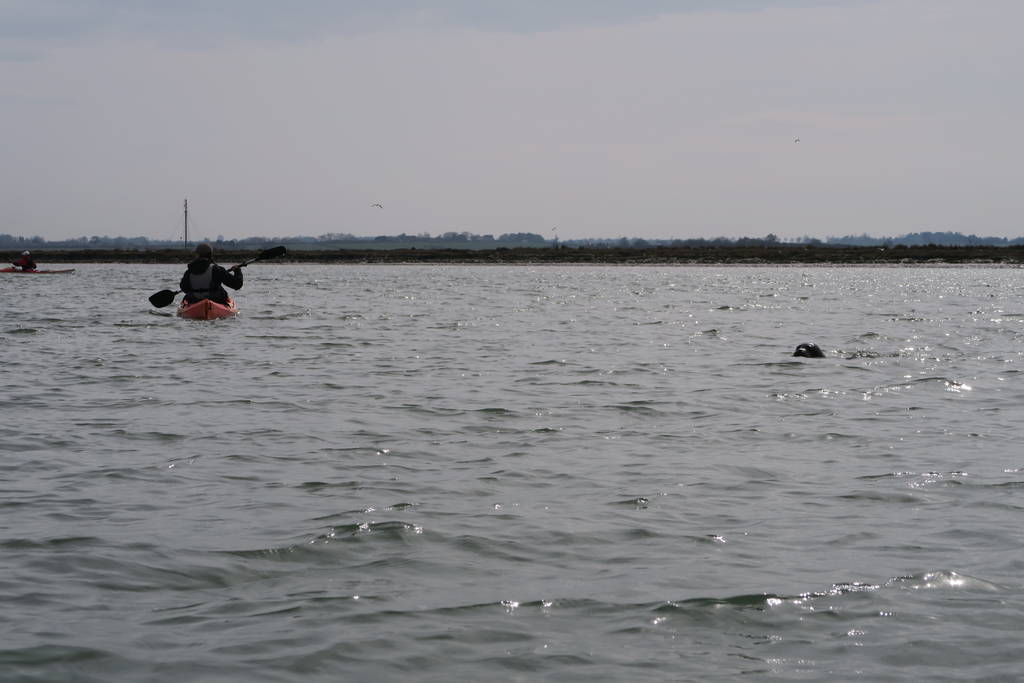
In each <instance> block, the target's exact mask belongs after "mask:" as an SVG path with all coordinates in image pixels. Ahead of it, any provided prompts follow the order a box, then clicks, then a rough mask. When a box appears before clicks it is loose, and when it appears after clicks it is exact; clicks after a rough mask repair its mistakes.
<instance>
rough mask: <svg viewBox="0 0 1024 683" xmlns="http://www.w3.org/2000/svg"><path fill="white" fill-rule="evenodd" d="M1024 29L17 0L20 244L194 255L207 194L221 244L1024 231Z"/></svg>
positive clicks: (775, 9)
mask: <svg viewBox="0 0 1024 683" xmlns="http://www.w3.org/2000/svg"><path fill="white" fill-rule="evenodd" d="M1022 25H1024V3H1022V2H1020V0H879V1H874V0H803V1H800V0H734V1H730V0H614V1H613V0H515V1H511V0H436V1H434V2H426V1H416V0H373V1H372V2H370V1H367V0H303V1H302V2H292V3H288V2H280V1H277V0H274V1H271V0H175V1H174V2H167V1H166V0H0V216H2V219H0V232H6V233H11V234H15V235H26V236H31V235H41V236H43V237H45V238H48V239H58V238H63V237H69V236H79V235H125V236H136V235H145V236H147V237H150V238H154V239H172V238H176V237H180V236H181V226H180V213H181V204H182V200H183V199H184V198H186V197H187V198H188V200H189V205H190V210H191V216H192V218H193V231H194V232H193V236H194V237H201V236H208V237H211V238H214V237H216V236H218V235H223V236H225V237H228V238H232V237H235V238H237V237H247V236H267V237H270V236H291V235H320V234H324V233H328V232H350V233H354V234H358V235H378V234H397V233H399V232H409V233H419V232H429V233H431V234H439V233H442V232H447V231H452V230H454V231H464V230H465V231H470V232H475V233H482V234H494V235H498V234H500V233H504V232H520V231H522V232H535V233H540V234H543V235H545V236H551V235H552V234H553V232H554V229H556V228H557V232H554V234H557V235H558V236H559V237H561V238H563V239H571V238H582V237H620V236H628V237H648V238H676V237H679V238H688V237H716V236H729V237H738V236H763V235H765V234H768V233H774V234H776V235H779V236H780V237H784V238H788V237H799V236H804V235H810V236H815V237H825V236H829V235H845V234H850V233H857V234H859V233H863V232H867V233H869V234H871V235H876V236H891V235H899V234H904V233H907V232H916V231H921V230H954V231H960V232H964V233H975V234H979V235H986V236H988V235H997V236H1010V237H1016V236H1021V235H1024V227H1022V225H1021V216H1024V210H1022V209H1024V192H1022V191H1021V190H1020V189H1019V187H1018V186H1019V184H1020V171H1019V169H1020V166H1021V158H1022V152H1024V136H1022V135H1021V132H1020V129H1021V125H1022V120H1024V89H1022V88H1021V83H1024V73H1022V71H1024V60H1022V59H1021V58H1020V56H1019V53H1020V50H1019V47H1018V45H1019V37H1018V34H1019V30H1020V26H1022ZM797 139H799V142H796V140H797ZM375 203H380V204H382V205H383V207H384V208H383V209H379V208H376V207H373V206H372V205H373V204H375Z"/></svg>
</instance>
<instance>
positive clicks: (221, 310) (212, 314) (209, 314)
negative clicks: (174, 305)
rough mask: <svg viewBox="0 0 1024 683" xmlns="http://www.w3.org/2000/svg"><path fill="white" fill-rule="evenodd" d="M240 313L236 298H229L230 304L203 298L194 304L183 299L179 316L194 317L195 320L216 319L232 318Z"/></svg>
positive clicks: (179, 307) (179, 308)
mask: <svg viewBox="0 0 1024 683" xmlns="http://www.w3.org/2000/svg"><path fill="white" fill-rule="evenodd" d="M234 315H238V308H237V307H236V306H235V300H234V299H228V304H227V306H225V305H224V304H218V303H217V302H216V301H210V300H209V299H202V300H201V301H197V302H195V303H194V304H190V303H186V302H185V301H182V302H181V304H180V305H179V306H178V317H179V318H192V319H193V320H216V319H217V318H230V317H231V316H234Z"/></svg>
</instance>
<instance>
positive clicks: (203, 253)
mask: <svg viewBox="0 0 1024 683" xmlns="http://www.w3.org/2000/svg"><path fill="white" fill-rule="evenodd" d="M195 255H196V258H195V260H193V261H192V262H191V263H189V264H188V270H186V271H185V275H183V276H182V278H181V291H183V292H185V301H187V302H188V303H190V304H194V303H195V302H197V301H201V300H203V299H209V300H210V301H215V302H217V303H219V304H227V302H228V293H227V291H226V290H225V289H224V287H223V285H227V286H228V287H230V288H231V289H241V288H242V267H241V266H234V267H233V268H230V269H228V268H224V266H218V265H217V264H216V263H214V262H213V249H211V248H210V245H209V244H200V245H198V246H196V250H195Z"/></svg>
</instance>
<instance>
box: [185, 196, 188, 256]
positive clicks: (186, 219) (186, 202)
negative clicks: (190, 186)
mask: <svg viewBox="0 0 1024 683" xmlns="http://www.w3.org/2000/svg"><path fill="white" fill-rule="evenodd" d="M185 248H186V249H188V197H186V198H185Z"/></svg>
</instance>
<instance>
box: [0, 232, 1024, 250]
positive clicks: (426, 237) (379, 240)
mask: <svg viewBox="0 0 1024 683" xmlns="http://www.w3.org/2000/svg"><path fill="white" fill-rule="evenodd" d="M197 241H203V242H209V243H211V244H213V245H214V246H215V247H217V248H219V249H223V250H233V249H259V248H262V247H264V246H266V245H271V244H284V245H287V246H288V247H289V248H290V249H300V250H338V249H357V250H379V249H462V250H465V249H472V250H488V249H498V248H502V247H505V248H520V247H533V248H537V247H582V248H587V249H630V248H632V249H645V248H650V247H691V248H707V247H755V246H773V245H782V244H789V245H806V246H813V247H872V246H873V247H893V246H898V245H902V246H927V245H934V246H995V247H999V246H1018V245H1024V237H1016V238H1013V239H1009V238H1006V237H979V236H977V235H964V234H963V233H960V232H912V233H908V234H906V235H901V236H899V237H872V236H870V235H868V234H866V233H865V234H862V235H846V236H843V237H828V238H825V239H819V238H816V237H810V236H804V237H798V238H792V239H788V240H786V239H780V238H779V237H778V236H776V235H774V234H771V233H769V234H768V235H765V236H764V237H739V238H728V237H715V238H688V239H643V238H638V237H632V238H630V237H618V238H603V239H573V240H559V239H558V238H553V239H549V238H546V237H544V236H543V235H539V234H536V233H532V232H511V233H504V234H501V235H498V236H497V237H495V236H493V235H477V234H474V233H471V232H445V233H441V234H439V235H431V234H429V233H418V234H408V233H404V232H403V233H400V234H398V235H377V236H375V237H361V236H356V235H352V234H349V233H327V234H324V235H319V236H316V237H313V236H304V235H299V236H292V237H247V238H244V239H233V240H226V239H224V238H223V237H222V236H218V237H217V239H209V238H203V239H202V240H197ZM191 244H195V242H192V243H191ZM183 246H185V245H184V243H183V242H182V241H181V240H154V239H150V238H148V237H105V236H100V235H93V236H91V237H88V236H82V237H74V238H70V239H65V240H46V239H43V238H42V237H39V236H35V237H20V236H15V235H9V234H5V233H0V249H5V250H24V249H29V250H31V249H74V250H81V249H117V250H138V251H148V250H157V249H178V248H182V247H183Z"/></svg>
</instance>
